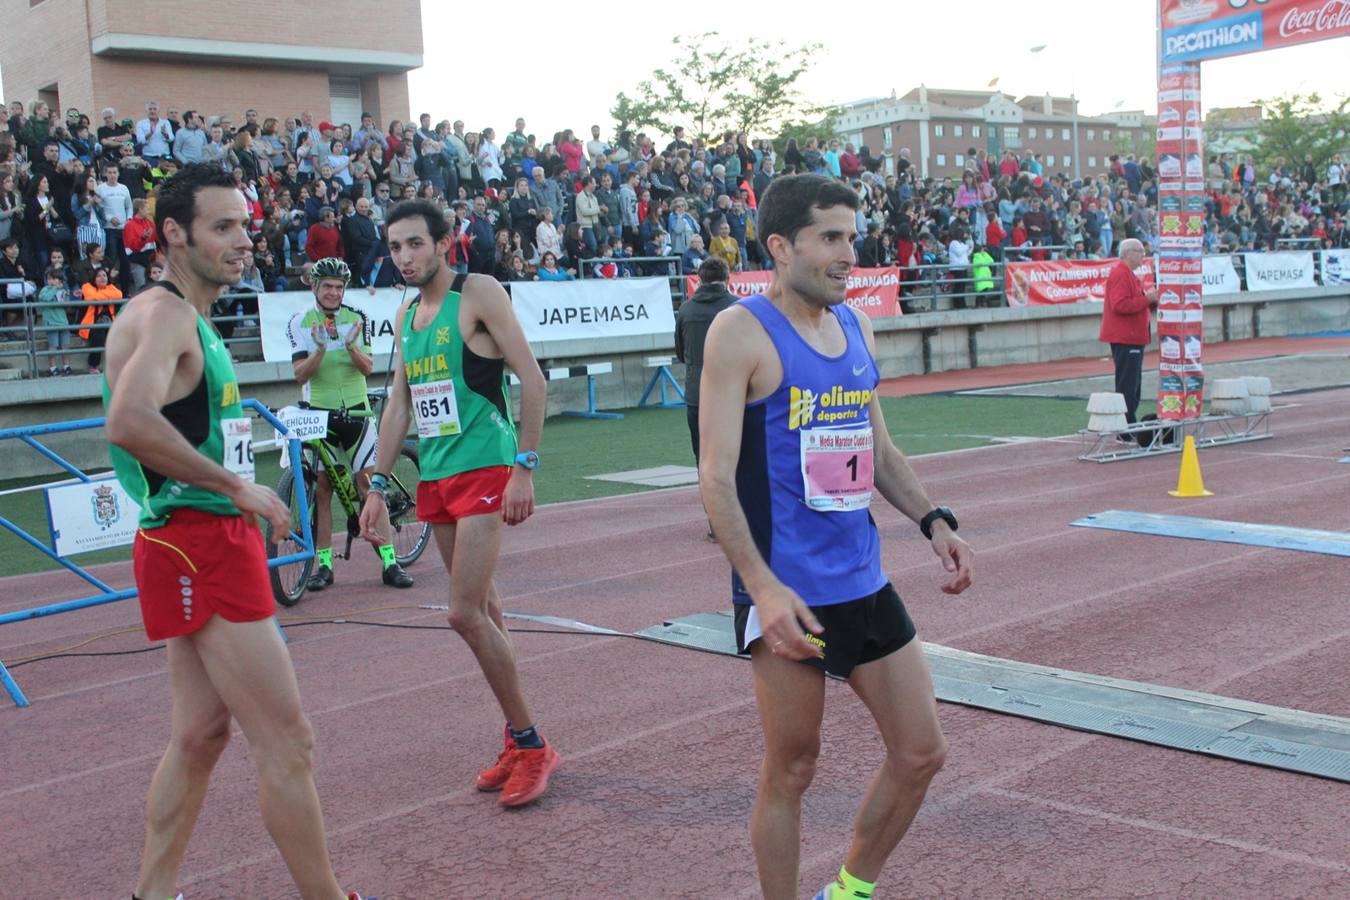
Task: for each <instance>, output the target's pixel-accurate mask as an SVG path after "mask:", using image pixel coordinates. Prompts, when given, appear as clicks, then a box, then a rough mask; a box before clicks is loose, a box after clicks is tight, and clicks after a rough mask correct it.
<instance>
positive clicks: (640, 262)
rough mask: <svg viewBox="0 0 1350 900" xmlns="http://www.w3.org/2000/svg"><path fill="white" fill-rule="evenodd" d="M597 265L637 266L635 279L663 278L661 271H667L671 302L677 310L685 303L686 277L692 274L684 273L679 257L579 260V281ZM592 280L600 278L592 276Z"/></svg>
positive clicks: (666, 276)
mask: <svg viewBox="0 0 1350 900" xmlns="http://www.w3.org/2000/svg"><path fill="white" fill-rule="evenodd" d="M595 263H615V264H616V265H621V266H624V265H626V266H630V267H633V266H636V269H635V271H633V275H634V276H635V277H645V278H652V277H657V278H659V277H661V276H662V272H661V269H665V273H664V276H665V279H666V281H667V282H669V283H670V302H671V303H672V304H674V306H675V308H676V309H679V308H680V304H681V303H683V302H684V279H685V276H686V275H689V274H692V273H690V272H685V271H684V260H683V259H682V258H681V257H678V256H628V257H624V258H623V259H615V258H614V257H612V256H593V257H591V258H589V259H580V260H577V280H578V281H580V280H583V279H585V278H586V277H587V275H586V270H587V269H589V268H590V267H591V266H592V265H594V264H595ZM590 277H591V278H596V277H598V276H596V275H591V276H590Z"/></svg>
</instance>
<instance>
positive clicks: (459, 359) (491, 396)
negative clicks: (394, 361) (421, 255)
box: [399, 277, 516, 481]
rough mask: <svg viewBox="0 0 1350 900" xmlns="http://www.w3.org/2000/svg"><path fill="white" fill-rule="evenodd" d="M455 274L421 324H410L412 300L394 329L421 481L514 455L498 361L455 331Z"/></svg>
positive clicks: (509, 461)
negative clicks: (409, 402) (397, 330)
mask: <svg viewBox="0 0 1350 900" xmlns="http://www.w3.org/2000/svg"><path fill="white" fill-rule="evenodd" d="M461 284H463V279H462V277H460V278H457V279H455V283H454V285H453V287H452V288H451V289H450V291H449V292H448V293H446V295H445V299H444V300H443V301H442V302H441V309H440V312H438V313H437V314H436V318H435V319H433V320H432V321H431V323H430V324H429V325H427V327H426V328H424V329H422V330H421V331H418V330H416V329H414V328H413V320H414V319H415V318H416V312H417V306H418V304H419V303H420V302H421V301H420V300H417V301H414V302H413V303H412V305H411V306H409V307H408V313H407V315H405V316H404V317H403V332H402V334H401V335H400V336H399V337H400V340H401V348H402V353H403V373H404V375H405V376H406V377H407V380H408V390H409V392H410V393H411V395H412V408H413V418H414V419H415V420H416V422H417V437H418V454H419V459H418V464H419V466H420V468H421V470H422V473H421V477H422V480H423V481H434V480H437V479H440V478H449V477H450V476H451V475H458V474H459V473H460V472H468V471H470V470H473V469H483V468H487V467H488V466H510V465H514V464H515V459H516V426H515V423H514V422H513V421H512V419H511V404H510V393H509V388H508V386H507V381H506V365H505V363H504V361H503V360H500V359H488V358H486V357H482V356H479V355H478V354H476V353H474V352H473V351H472V350H470V349H469V348H468V347H467V346H465V344H464V337H463V335H461V334H460V331H459V298H460V294H459V290H458V288H459V287H460V285H461Z"/></svg>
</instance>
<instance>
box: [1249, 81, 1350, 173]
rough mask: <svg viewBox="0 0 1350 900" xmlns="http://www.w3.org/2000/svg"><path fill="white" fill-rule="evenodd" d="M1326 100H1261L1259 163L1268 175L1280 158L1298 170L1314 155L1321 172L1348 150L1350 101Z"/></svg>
mask: <svg viewBox="0 0 1350 900" xmlns="http://www.w3.org/2000/svg"><path fill="white" fill-rule="evenodd" d="M1331 103H1332V101H1329V100H1323V99H1322V97H1321V95H1320V94H1317V93H1311V94H1306V95H1305V94H1291V95H1289V96H1288V97H1280V98H1276V99H1274V100H1257V101H1255V104H1256V105H1257V106H1259V107H1261V121H1260V122H1259V123H1258V124H1257V126H1256V136H1255V141H1256V152H1255V154H1254V155H1255V157H1256V163H1257V166H1258V167H1259V168H1260V169H1261V170H1264V171H1269V170H1270V169H1271V168H1273V167H1274V165H1275V162H1276V160H1277V159H1278V158H1280V157H1283V158H1284V161H1285V163H1287V164H1288V165H1291V166H1297V165H1299V164H1301V163H1302V162H1303V157H1304V156H1305V155H1307V154H1309V153H1311V154H1312V158H1313V162H1314V163H1315V164H1316V165H1317V167H1318V169H1319V170H1321V169H1323V168H1324V167H1325V166H1326V163H1327V161H1328V160H1329V159H1331V155H1332V154H1333V153H1337V152H1340V151H1341V150H1342V149H1344V145H1345V144H1346V141H1347V136H1348V135H1350V97H1342V98H1341V100H1340V103H1338V104H1336V105H1335V106H1332V105H1331Z"/></svg>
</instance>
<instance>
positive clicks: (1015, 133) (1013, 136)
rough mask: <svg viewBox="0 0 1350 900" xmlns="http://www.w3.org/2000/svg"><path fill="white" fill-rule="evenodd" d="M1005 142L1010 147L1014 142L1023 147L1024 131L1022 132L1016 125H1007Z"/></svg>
mask: <svg viewBox="0 0 1350 900" xmlns="http://www.w3.org/2000/svg"><path fill="white" fill-rule="evenodd" d="M1003 140H1004V142H1006V143H1007V144H1008V145H1009V146H1013V142H1014V141H1016V142H1017V143H1018V145H1019V146H1020V145H1021V142H1022V131H1021V129H1020V128H1018V127H1017V126H1016V125H1005V126H1003Z"/></svg>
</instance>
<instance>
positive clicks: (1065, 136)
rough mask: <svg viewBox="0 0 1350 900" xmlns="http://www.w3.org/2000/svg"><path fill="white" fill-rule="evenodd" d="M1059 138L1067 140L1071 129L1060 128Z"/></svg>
mask: <svg viewBox="0 0 1350 900" xmlns="http://www.w3.org/2000/svg"><path fill="white" fill-rule="evenodd" d="M1059 139H1060V140H1061V141H1067V140H1068V139H1069V129H1067V128H1061V129H1060V130H1059Z"/></svg>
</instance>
